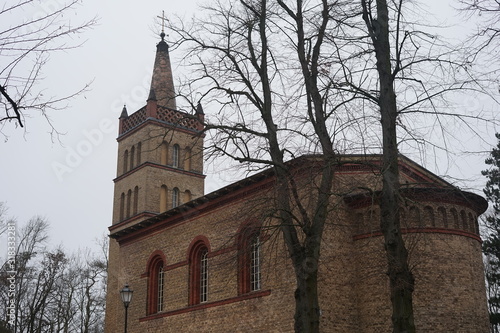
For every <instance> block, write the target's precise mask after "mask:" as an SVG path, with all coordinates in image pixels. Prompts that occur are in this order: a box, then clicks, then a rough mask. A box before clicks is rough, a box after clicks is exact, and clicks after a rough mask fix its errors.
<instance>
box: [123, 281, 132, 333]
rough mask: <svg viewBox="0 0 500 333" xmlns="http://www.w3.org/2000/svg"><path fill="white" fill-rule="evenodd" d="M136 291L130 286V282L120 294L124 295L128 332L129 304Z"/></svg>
mask: <svg viewBox="0 0 500 333" xmlns="http://www.w3.org/2000/svg"><path fill="white" fill-rule="evenodd" d="M133 293H134V291H133V290H132V289H130V288H129V287H128V284H126V285H125V287H123V289H122V290H120V296H121V297H122V302H123V305H124V306H125V333H127V316H128V305H129V304H130V301H131V300H132V294H133Z"/></svg>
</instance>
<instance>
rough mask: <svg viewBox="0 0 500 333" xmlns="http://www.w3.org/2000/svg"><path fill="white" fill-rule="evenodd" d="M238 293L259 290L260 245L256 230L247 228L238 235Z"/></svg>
mask: <svg viewBox="0 0 500 333" xmlns="http://www.w3.org/2000/svg"><path fill="white" fill-rule="evenodd" d="M238 256H239V259H238V264H239V269H238V271H239V279H238V280H239V281H238V282H239V283H238V285H239V287H238V289H239V293H240V294H246V293H249V292H252V291H257V290H260V289H261V243H260V235H259V233H258V231H257V230H255V229H251V228H247V229H246V230H243V232H242V234H241V235H240V240H239V249H238Z"/></svg>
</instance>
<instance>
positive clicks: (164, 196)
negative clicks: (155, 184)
mask: <svg viewBox="0 0 500 333" xmlns="http://www.w3.org/2000/svg"><path fill="white" fill-rule="evenodd" d="M167 207H168V205H167V186H166V185H162V186H161V189H160V213H162V212H164V211H166V210H167Z"/></svg>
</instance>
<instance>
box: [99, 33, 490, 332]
mask: <svg viewBox="0 0 500 333" xmlns="http://www.w3.org/2000/svg"><path fill="white" fill-rule="evenodd" d="M163 39H164V34H163V33H162V35H161V41H160V42H159V43H158V44H157V45H156V58H155V60H154V69H153V73H152V80H151V90H150V91H151V92H150V95H149V97H148V100H147V101H146V104H145V105H144V106H143V107H142V108H140V109H139V110H136V111H135V112H133V113H131V114H129V113H128V111H127V109H126V108H125V107H124V109H123V112H122V114H121V116H120V119H119V133H118V138H117V141H118V164H117V176H116V178H115V179H114V183H115V192H114V208H113V221H112V224H111V226H110V227H109V233H110V238H111V239H110V248H109V267H108V288H107V299H106V317H105V332H106V333H116V332H122V331H123V330H124V325H125V319H126V320H127V321H126V322H127V330H128V332H129V333H144V332H148V333H155V332H156V333H159V332H162V333H163V332H176V333H178V332H262V333H264V332H293V325H294V318H293V317H294V306H295V301H294V291H295V277H294V273H293V269H292V265H291V262H290V259H289V258H287V252H286V249H285V246H284V243H283V240H282V238H281V237H282V236H281V234H280V232H279V229H278V228H277V227H276V225H273V224H272V222H270V223H268V224H266V226H262V223H261V222H260V221H261V220H262V218H263V216H264V215H265V214H266V212H267V211H269V209H271V206H272V204H273V199H274V198H273V194H274V191H273V186H274V174H273V171H272V170H264V171H261V172H259V173H256V174H253V175H252V176H250V177H247V178H245V179H241V180H239V181H237V182H235V183H233V184H230V185H228V186H225V187H223V188H221V189H219V190H216V191H214V192H212V193H208V194H205V192H204V179H205V175H204V174H203V139H204V132H203V129H204V113H203V108H202V107H201V105H198V107H197V108H196V109H194V110H193V111H192V112H181V111H178V110H177V107H176V101H175V95H176V93H175V89H174V84H173V82H174V81H173V78H172V70H171V65H170V59H169V49H168V45H167V43H166V42H165V41H164V40H163ZM380 162H381V157H380V155H341V156H339V165H338V166H337V167H336V169H335V170H336V171H335V177H334V178H335V179H334V187H335V193H337V195H335V196H332V199H331V200H334V201H335V204H334V205H332V207H334V209H333V210H331V211H330V212H329V214H330V215H329V217H328V223H327V225H326V227H325V231H324V237H323V240H322V248H321V259H320V260H321V261H320V262H319V264H318V269H319V302H320V313H321V332H342V333H363V332H366V333H376V332H390V331H391V329H390V327H391V319H390V318H391V304H390V299H389V282H388V277H387V275H386V271H387V263H386V256H385V252H384V247H383V244H384V239H383V236H382V233H381V232H380V227H379V224H380V222H379V208H378V206H377V205H375V204H374V202H373V198H372V197H371V196H370V195H367V193H366V191H364V192H363V191H361V190H356V189H362V188H365V189H366V188H370V189H372V190H373V191H377V190H380V188H381V177H380V174H379V171H378V170H379V168H380ZM288 163H290V165H291V166H292V170H294V172H295V173H296V174H297V175H299V176H300V177H298V179H301V182H302V183H301V184H299V185H300V188H301V195H307V193H308V188H309V189H310V186H312V185H311V184H312V183H313V181H311V179H312V178H313V177H314V172H315V170H317V168H316V167H317V164H318V163H317V156H314V155H312V156H301V157H298V158H295V159H293V160H291V161H289V162H288ZM399 163H400V177H401V179H400V180H401V184H402V189H401V193H402V196H403V198H404V200H403V201H404V206H403V207H401V214H402V232H403V233H404V237H405V241H406V245H407V248H408V250H409V256H410V266H411V269H412V272H413V274H414V276H415V291H414V313H415V325H416V327H417V331H419V332H443V333H444V332H447V333H448V332H468V333H470V332H478V333H479V332H481V333H483V332H488V331H489V319H488V310H487V303H486V292H485V283H484V273H483V262H482V254H481V238H480V236H479V227H478V216H479V215H480V214H482V213H483V212H484V211H485V210H486V208H487V203H486V201H485V200H484V199H483V198H482V197H480V196H478V195H476V194H473V193H469V192H465V191H461V190H459V189H457V188H456V187H454V186H453V185H451V184H449V183H448V182H446V181H445V180H443V179H442V178H440V177H438V176H436V175H434V174H433V173H431V172H430V171H428V170H426V169H424V168H423V167H421V166H420V165H418V164H417V163H415V162H413V161H412V160H410V159H408V158H406V157H404V156H401V157H400V160H399ZM256 226H257V227H256ZM125 285H128V286H129V288H130V289H132V290H133V298H132V300H131V302H130V304H129V306H128V308H127V312H126V313H127V318H126V317H125V307H124V303H123V302H122V300H121V298H120V290H121V289H122V288H123V287H124V286H125Z"/></svg>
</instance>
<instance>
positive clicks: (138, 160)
mask: <svg viewBox="0 0 500 333" xmlns="http://www.w3.org/2000/svg"><path fill="white" fill-rule="evenodd" d="M141 153H142V143H140V142H139V143H138V144H137V165H140V164H141Z"/></svg>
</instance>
